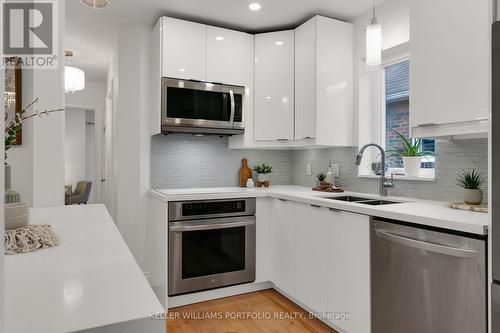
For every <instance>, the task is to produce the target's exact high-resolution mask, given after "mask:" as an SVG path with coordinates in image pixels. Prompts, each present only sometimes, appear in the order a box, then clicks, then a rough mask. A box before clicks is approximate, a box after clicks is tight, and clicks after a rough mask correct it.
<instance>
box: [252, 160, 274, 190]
mask: <svg viewBox="0 0 500 333" xmlns="http://www.w3.org/2000/svg"><path fill="white" fill-rule="evenodd" d="M253 171H255V172H257V180H258V182H259V184H258V185H259V187H260V185H264V186H265V187H268V186H269V174H270V173H272V172H273V167H272V166H270V165H269V164H267V163H261V164H257V165H256V166H254V168H253Z"/></svg>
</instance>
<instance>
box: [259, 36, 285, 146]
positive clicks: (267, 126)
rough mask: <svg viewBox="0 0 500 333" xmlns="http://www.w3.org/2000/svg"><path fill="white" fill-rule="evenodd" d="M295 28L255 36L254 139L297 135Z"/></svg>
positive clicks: (273, 138)
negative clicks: (295, 125)
mask: <svg viewBox="0 0 500 333" xmlns="http://www.w3.org/2000/svg"><path fill="white" fill-rule="evenodd" d="M294 50H295V48H294V31H293V30H288V31H279V32H271V33H264V34H258V35H256V36H255V109H254V124H255V128H254V136H255V140H293V139H294Z"/></svg>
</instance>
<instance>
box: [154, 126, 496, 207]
mask: <svg viewBox="0 0 500 333" xmlns="http://www.w3.org/2000/svg"><path fill="white" fill-rule="evenodd" d="M227 146H228V142H227V138H225V137H223V138H220V137H216V136H204V137H195V136H192V135H181V134H175V135H169V136H164V135H157V136H154V137H153V138H152V140H151V187H152V188H182V187H220V186H238V183H239V169H240V166H241V159H242V158H243V157H246V158H247V159H248V161H249V164H250V167H252V166H253V165H255V164H256V163H260V162H267V163H269V164H271V165H272V166H273V173H272V175H271V183H272V184H275V185H287V184H292V185H302V186H311V187H312V186H315V184H316V179H315V177H314V176H307V175H306V165H307V163H311V164H312V166H313V175H315V174H316V173H317V172H318V171H320V170H325V169H326V168H327V166H328V162H329V161H332V162H333V163H335V164H339V166H340V179H339V181H340V183H341V184H342V187H344V188H345V189H346V190H351V191H358V192H369V193H378V180H377V179H369V178H359V177H357V172H358V171H357V167H356V166H355V165H354V156H355V154H356V152H357V148H354V147H348V148H324V149H305V150H229V149H228V148H227ZM436 151H437V156H436V165H437V169H436V180H435V181H407V180H396V184H395V188H394V189H390V193H391V194H393V195H401V196H407V197H415V198H422V199H432V200H444V201H455V200H458V201H460V200H461V199H462V190H461V189H460V188H459V187H458V186H456V185H455V183H456V177H457V174H458V173H459V172H460V171H462V170H464V169H472V168H476V169H477V170H478V171H479V172H481V173H482V174H483V175H485V176H486V175H487V174H488V141H487V139H472V140H455V141H438V143H437V147H436ZM483 190H484V192H485V193H487V188H486V186H485V187H484V188H483Z"/></svg>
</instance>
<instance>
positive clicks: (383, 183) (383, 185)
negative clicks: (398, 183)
mask: <svg viewBox="0 0 500 333" xmlns="http://www.w3.org/2000/svg"><path fill="white" fill-rule="evenodd" d="M370 146H372V147H376V148H378V149H379V150H380V155H381V156H382V168H381V169H382V176H381V177H380V188H379V194H380V196H381V197H386V196H388V193H387V189H388V188H393V187H394V174H392V173H391V180H388V179H386V177H385V150H384V148H382V147H381V146H380V145H378V144H376V143H368V144H366V145H364V146H363V147H361V149H360V150H359V152H358V154H357V155H356V162H355V164H356V165H357V166H359V165H360V164H361V159H362V158H363V153H364V151H365V149H366V148H368V147H370Z"/></svg>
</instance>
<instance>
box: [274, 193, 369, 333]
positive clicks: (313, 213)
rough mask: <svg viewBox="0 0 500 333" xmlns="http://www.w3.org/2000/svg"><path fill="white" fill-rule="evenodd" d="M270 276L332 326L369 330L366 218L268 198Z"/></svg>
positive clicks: (357, 331) (357, 332)
mask: <svg viewBox="0 0 500 333" xmlns="http://www.w3.org/2000/svg"><path fill="white" fill-rule="evenodd" d="M271 201H272V202H271V203H270V215H269V216H270V230H271V237H270V239H271V242H270V243H271V246H270V249H271V256H270V257H271V263H270V265H271V280H272V282H273V283H274V284H275V286H276V287H277V288H278V289H280V290H282V291H283V292H285V293H286V294H287V295H289V296H291V297H293V298H294V299H295V300H297V301H298V302H300V303H301V304H302V305H304V306H306V307H308V308H309V309H311V310H313V311H314V312H315V313H317V314H320V315H322V316H323V319H325V320H326V321H328V322H330V323H331V324H332V326H333V327H334V328H337V329H341V330H343V331H345V332H349V333H367V332H370V327H371V325H370V229H369V227H370V224H369V217H368V216H365V215H359V214H354V213H349V212H340V211H335V210H330V209H328V208H323V207H315V206H310V205H307V204H302V203H296V202H292V201H282V200H279V199H271Z"/></svg>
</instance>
